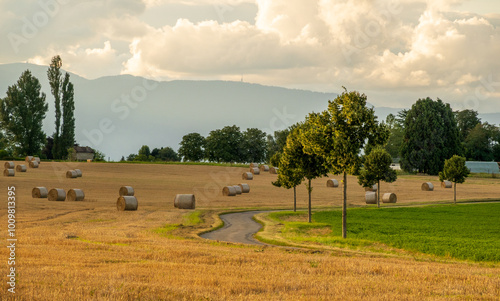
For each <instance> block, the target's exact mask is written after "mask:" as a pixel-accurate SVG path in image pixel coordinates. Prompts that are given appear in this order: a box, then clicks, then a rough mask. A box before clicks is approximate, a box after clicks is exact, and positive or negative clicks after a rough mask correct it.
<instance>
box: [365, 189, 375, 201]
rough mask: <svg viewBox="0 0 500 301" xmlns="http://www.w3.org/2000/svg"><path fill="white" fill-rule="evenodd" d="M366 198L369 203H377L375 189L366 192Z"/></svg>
mask: <svg viewBox="0 0 500 301" xmlns="http://www.w3.org/2000/svg"><path fill="white" fill-rule="evenodd" d="M365 200H366V203H367V204H377V193H376V192H374V191H367V192H365Z"/></svg>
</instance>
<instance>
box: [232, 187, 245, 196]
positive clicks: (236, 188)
mask: <svg viewBox="0 0 500 301" xmlns="http://www.w3.org/2000/svg"><path fill="white" fill-rule="evenodd" d="M233 187H234V189H235V190H236V194H242V193H243V189H241V187H240V185H233Z"/></svg>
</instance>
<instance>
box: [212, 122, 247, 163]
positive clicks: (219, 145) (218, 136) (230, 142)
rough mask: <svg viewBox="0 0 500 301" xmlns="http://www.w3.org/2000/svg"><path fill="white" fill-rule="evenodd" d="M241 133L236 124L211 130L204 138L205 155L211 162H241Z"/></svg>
mask: <svg viewBox="0 0 500 301" xmlns="http://www.w3.org/2000/svg"><path fill="white" fill-rule="evenodd" d="M241 140H242V134H241V132H240V128H239V127H237V126H236V125H233V126H225V127H224V128H222V129H218V130H213V131H211V132H210V133H209V135H208V137H207V138H206V140H205V157H206V158H207V159H208V160H209V161H211V162H217V163H220V162H243V160H242V158H241V157H242V156H241V150H240V147H241Z"/></svg>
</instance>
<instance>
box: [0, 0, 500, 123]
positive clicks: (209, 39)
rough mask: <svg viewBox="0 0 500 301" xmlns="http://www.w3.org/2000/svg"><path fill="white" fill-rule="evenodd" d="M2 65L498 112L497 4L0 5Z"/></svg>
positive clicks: (203, 1)
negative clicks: (56, 63) (349, 94)
mask: <svg viewBox="0 0 500 301" xmlns="http://www.w3.org/2000/svg"><path fill="white" fill-rule="evenodd" d="M0 25H1V26H0V43H1V45H2V47H0V63H1V64H5V63H14V62H29V63H35V64H40V65H48V64H49V62H50V59H51V57H52V56H54V55H56V54H59V55H61V57H62V59H63V69H65V70H67V71H70V72H73V73H76V74H78V75H80V76H83V77H85V78H88V79H94V78H98V77H102V76H110V75H118V74H131V75H136V76H143V77H146V78H151V79H156V80H174V79H186V80H191V79H192V80H195V79H196V80H230V81H240V80H243V81H245V82H250V83H258V84H263V85H272V86H281V87H288V88H298V89H307V90H312V91H320V92H333V93H340V92H341V91H342V90H343V89H342V87H343V86H345V87H346V88H347V89H348V90H358V91H360V92H362V93H365V94H366V95H367V96H368V101H369V102H370V103H372V104H373V105H375V106H385V107H395V108H405V107H410V106H411V105H412V104H413V103H414V102H415V101H416V100H417V99H419V98H424V97H431V98H433V99H436V98H440V99H442V100H443V101H445V102H447V103H450V104H451V105H452V107H453V108H454V109H455V110H460V109H474V110H477V111H479V112H480V113H489V112H500V106H499V104H500V68H499V67H500V1H498V0H399V1H398V0H394V1H392V0H384V1H382V0H380V1H377V0H355V1H354V0H286V1H285V0H267V1H266V0H219V1H217V0H23V1H7V0H0Z"/></svg>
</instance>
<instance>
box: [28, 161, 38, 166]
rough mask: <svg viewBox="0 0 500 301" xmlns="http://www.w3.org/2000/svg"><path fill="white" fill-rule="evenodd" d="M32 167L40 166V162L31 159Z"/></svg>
mask: <svg viewBox="0 0 500 301" xmlns="http://www.w3.org/2000/svg"><path fill="white" fill-rule="evenodd" d="M30 167H31V168H38V162H36V161H30Z"/></svg>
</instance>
